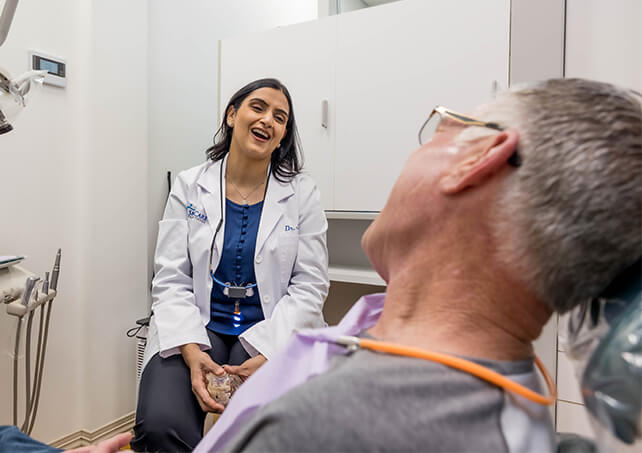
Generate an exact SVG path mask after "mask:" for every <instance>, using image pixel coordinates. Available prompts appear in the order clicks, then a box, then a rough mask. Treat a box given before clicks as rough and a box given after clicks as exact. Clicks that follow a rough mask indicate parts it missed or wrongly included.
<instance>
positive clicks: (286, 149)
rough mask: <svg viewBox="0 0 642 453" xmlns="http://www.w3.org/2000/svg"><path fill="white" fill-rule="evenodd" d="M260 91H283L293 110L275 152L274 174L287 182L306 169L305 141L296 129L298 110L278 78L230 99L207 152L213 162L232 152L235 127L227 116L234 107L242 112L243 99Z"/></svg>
mask: <svg viewBox="0 0 642 453" xmlns="http://www.w3.org/2000/svg"><path fill="white" fill-rule="evenodd" d="M259 88H273V89H275V90H279V91H281V92H282V93H283V94H284V95H285V97H286V99H287V100H288V106H289V107H290V114H289V115H288V122H287V124H286V125H285V128H286V131H285V137H283V140H281V146H280V147H279V148H277V149H275V150H274V152H273V153H272V158H271V162H272V167H271V172H272V174H273V175H274V177H275V178H276V179H278V180H279V181H281V182H287V181H288V180H289V179H292V178H293V177H294V176H296V175H297V174H298V173H299V172H300V171H301V168H302V167H303V156H302V154H301V141H300V139H299V133H298V131H297V128H296V121H295V119H294V108H293V106H292V98H291V97H290V92H289V91H288V89H287V88H286V87H285V85H283V84H282V83H281V82H280V81H278V80H277V79H259V80H255V81H254V82H250V83H248V84H247V85H245V86H244V87H243V88H241V89H240V90H238V91H237V92H236V93H234V95H233V96H232V97H231V98H230V100H229V102H228V103H227V106H226V107H225V110H223V120H222V121H221V126H220V127H219V129H218V130H217V131H216V134H214V145H212V146H210V147H209V148H207V150H206V151H205V153H206V154H207V157H208V159H212V160H213V161H217V160H221V159H223V158H224V157H225V155H226V154H227V153H228V152H229V151H230V143H231V142H232V131H233V128H231V127H230V126H228V124H227V113H228V111H229V109H230V106H232V107H234V110H238V109H239V107H240V106H241V104H242V103H243V100H244V99H245V98H246V97H248V96H249V95H250V93H252V92H253V91H255V90H258V89H259Z"/></svg>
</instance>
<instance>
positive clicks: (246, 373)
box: [223, 354, 267, 381]
mask: <svg viewBox="0 0 642 453" xmlns="http://www.w3.org/2000/svg"><path fill="white" fill-rule="evenodd" d="M265 362H267V359H266V358H265V356H264V355H263V354H259V355H256V356H254V357H252V358H251V359H247V360H246V361H245V362H243V363H242V364H240V365H239V366H232V365H223V369H224V370H225V371H226V372H227V373H228V374H236V375H237V376H239V377H240V378H241V379H242V380H243V381H244V380H246V379H247V378H249V377H250V376H251V375H252V374H254V372H255V371H256V370H258V369H259V368H260V367H261V365H263V364H264V363H265Z"/></svg>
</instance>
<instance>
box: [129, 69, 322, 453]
mask: <svg viewBox="0 0 642 453" xmlns="http://www.w3.org/2000/svg"><path fill="white" fill-rule="evenodd" d="M214 141H215V143H214V146H212V147H211V148H209V149H208V150H207V156H208V160H207V162H206V163H204V164H202V165H199V166H197V167H194V168H191V169H189V170H186V171H184V172H182V173H180V174H179V175H178V177H177V178H176V182H175V184H174V187H173V188H172V191H171V193H170V196H169V199H168V202H167V206H166V208H165V214H164V216H163V220H161V221H160V224H159V232H158V242H157V246H156V256H155V277H154V280H153V285H152V298H153V304H152V312H153V316H152V317H151V320H150V327H149V334H148V338H147V346H146V349H145V357H144V370H143V374H142V376H141V381H140V387H139V394H138V407H137V411H136V425H135V437H134V440H133V441H132V443H131V445H132V447H133V448H134V449H135V450H138V451H187V450H189V451H191V450H192V449H193V448H194V447H196V444H197V443H198V442H199V440H200V439H201V437H202V432H203V423H204V420H205V415H206V412H218V411H222V410H223V406H221V405H219V404H217V403H216V402H215V401H214V400H213V399H212V398H211V397H210V395H209V393H208V392H207V387H206V382H207V381H206V374H207V373H208V372H211V373H214V374H216V375H220V374H223V372H224V369H225V370H226V371H227V372H228V373H232V374H238V375H240V376H241V377H242V378H246V377H248V376H249V375H251V374H252V373H253V372H254V371H255V370H256V369H257V368H258V367H259V366H261V365H262V364H263V363H264V362H265V361H266V360H268V359H269V358H270V357H272V356H273V355H274V353H275V352H276V351H278V350H279V349H280V348H281V347H282V346H283V345H284V343H285V342H286V340H287V339H288V338H289V336H290V334H291V333H292V331H293V330H294V329H302V328H309V327H322V326H324V325H325V322H324V321H323V315H322V308H323V303H324V301H325V297H326V295H327V292H328V287H329V281H328V252H327V247H326V230H327V221H326V219H325V215H324V213H323V209H322V207H321V204H320V197H319V191H318V189H317V188H316V185H315V184H314V182H313V181H312V179H311V178H310V177H309V176H307V175H304V174H302V173H300V170H301V163H300V160H299V155H298V152H299V151H298V149H297V142H298V136H297V131H296V123H295V120H294V112H293V110H292V101H291V98H290V94H289V93H288V90H287V88H286V87H285V86H284V85H283V84H281V83H280V82H279V81H278V80H275V79H261V80H256V81H254V82H252V83H250V84H248V85H246V86H244V87H243V88H241V89H240V90H239V91H238V92H236V93H235V94H234V95H233V96H232V98H231V99H230V101H229V102H228V105H227V107H226V109H225V117H224V118H223V122H222V124H221V127H220V129H219V130H218V132H217V134H216V136H215V140H214ZM283 371H284V373H287V370H283Z"/></svg>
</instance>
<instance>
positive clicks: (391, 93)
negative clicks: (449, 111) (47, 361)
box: [333, 0, 510, 211]
mask: <svg viewBox="0 0 642 453" xmlns="http://www.w3.org/2000/svg"><path fill="white" fill-rule="evenodd" d="M509 13H510V2H509V1H508V0H493V1H483V2H480V1H476V0H456V1H442V0H437V1H433V0H419V1H413V0H407V1H403V2H397V3H393V4H389V5H384V6H381V7H377V8H368V9H365V10H361V11H357V12H354V13H349V14H344V15H341V16H339V20H338V22H337V30H338V44H339V46H338V48H337V52H336V61H337V63H336V74H337V75H336V97H335V106H336V122H337V124H336V154H335V167H334V172H335V182H334V191H335V192H334V207H333V209H335V210H341V211H379V210H381V208H382V207H383V205H384V203H385V201H386V199H387V197H388V194H389V193H390V189H391V188H392V185H393V183H394V181H395V180H396V179H397V176H398V175H399V172H400V171H401V168H402V166H403V164H404V162H405V160H406V158H407V156H408V155H409V153H410V152H411V151H413V150H414V149H416V148H417V147H418V146H419V143H418V141H417V132H418V130H419V127H420V126H421V124H422V123H423V122H424V120H425V119H426V117H427V116H428V114H429V113H430V111H431V110H432V108H433V107H434V106H435V105H437V104H445V105H447V106H448V107H451V108H453V109H455V110H459V111H463V112H465V111H467V110H469V109H471V108H472V107H474V106H476V105H478V104H481V103H483V102H486V101H488V100H489V99H490V98H491V94H492V86H493V81H497V82H498V83H499V85H500V86H502V87H506V86H508V63H509V60H508V57H509V32H510V16H509Z"/></svg>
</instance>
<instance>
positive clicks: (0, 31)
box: [0, 0, 18, 46]
mask: <svg viewBox="0 0 642 453" xmlns="http://www.w3.org/2000/svg"><path fill="white" fill-rule="evenodd" d="M17 6H18V0H5V2H4V8H2V15H1V16H0V46H1V45H2V44H3V43H4V41H5V39H7V35H8V34H9V28H10V27H11V21H12V20H13V15H14V14H15V13H16V7H17Z"/></svg>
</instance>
